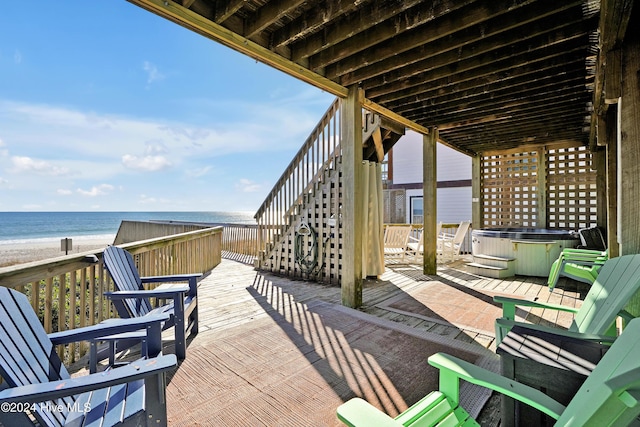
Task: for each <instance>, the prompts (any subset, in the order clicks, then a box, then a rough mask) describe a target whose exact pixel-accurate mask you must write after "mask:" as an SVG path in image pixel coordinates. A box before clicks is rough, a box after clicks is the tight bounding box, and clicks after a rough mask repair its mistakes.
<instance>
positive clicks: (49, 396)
mask: <svg viewBox="0 0 640 427" xmlns="http://www.w3.org/2000/svg"><path fill="white" fill-rule="evenodd" d="M176 364H177V359H176V356H175V355H174V354H168V355H166V356H158V357H154V358H152V359H140V360H138V361H136V362H132V363H130V364H128V365H126V366H123V367H120V368H116V369H110V370H108V371H104V372H99V373H97V374H90V375H85V376H81V377H76V378H68V379H65V380H58V381H51V382H48V383H39V384H30V385H26V386H20V387H11V388H8V389H6V390H3V391H0V402H1V403H5V402H22V403H38V402H45V401H48V400H53V399H58V398H61V397H66V396H73V395H76V394H80V393H85V392H87V391H91V390H99V389H102V388H106V387H111V386H114V385H117V384H124V383H128V382H131V381H135V380H138V379H142V378H145V377H148V376H150V375H157V374H159V373H162V372H164V371H167V370H169V369H172V368H174V367H175V366H176Z"/></svg>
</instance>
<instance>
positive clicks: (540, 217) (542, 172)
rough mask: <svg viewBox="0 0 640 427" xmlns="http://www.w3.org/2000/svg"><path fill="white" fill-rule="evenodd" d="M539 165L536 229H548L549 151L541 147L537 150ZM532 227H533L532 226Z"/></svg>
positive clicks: (537, 174)
mask: <svg viewBox="0 0 640 427" xmlns="http://www.w3.org/2000/svg"><path fill="white" fill-rule="evenodd" d="M536 151H537V153H538V155H537V157H538V164H537V165H536V168H537V171H536V172H537V173H536V178H537V184H536V185H537V187H538V202H537V204H538V206H537V208H538V210H537V212H536V216H537V218H536V225H535V226H536V227H538V228H547V162H546V160H547V150H546V149H545V148H544V147H540V148H538V149H537V150H536ZM530 226H531V225H530Z"/></svg>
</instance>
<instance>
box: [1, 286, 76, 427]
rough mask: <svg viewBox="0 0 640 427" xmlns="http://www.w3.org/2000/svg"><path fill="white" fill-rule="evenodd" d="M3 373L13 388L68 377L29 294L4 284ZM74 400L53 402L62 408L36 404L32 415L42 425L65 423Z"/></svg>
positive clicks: (2, 298)
mask: <svg viewBox="0 0 640 427" xmlns="http://www.w3.org/2000/svg"><path fill="white" fill-rule="evenodd" d="M0 376H1V377H2V378H3V379H4V380H5V381H6V382H7V384H8V385H9V386H10V387H18V386H23V385H30V384H39V383H47V382H49V381H56V380H63V379H67V378H69V373H68V372H67V370H66V368H65V367H64V365H63V364H62V361H61V360H60V358H59V357H58V354H57V353H56V351H55V348H54V346H53V344H52V343H51V340H50V339H49V337H48V336H47V334H46V332H45V330H44V328H43V327H42V324H41V323H40V320H39V319H38V316H37V315H36V313H35V312H34V310H33V308H32V307H31V305H30V304H29V301H28V299H27V297H26V295H24V294H21V293H19V292H18V291H16V290H14V289H8V288H5V287H0ZM74 402H75V398H74V397H69V398H64V399H58V400H56V401H53V402H51V405H55V407H56V408H57V409H61V410H60V411H58V410H53V411H52V410H47V407H46V405H35V407H36V411H35V413H34V414H33V415H34V416H35V417H36V419H37V420H38V422H39V423H40V424H42V425H46V426H59V425H63V424H64V420H65V418H66V417H67V414H68V411H67V408H73V404H74ZM58 405H59V406H58ZM51 407H54V406H49V408H51Z"/></svg>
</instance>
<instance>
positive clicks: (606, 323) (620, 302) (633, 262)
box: [569, 254, 640, 335]
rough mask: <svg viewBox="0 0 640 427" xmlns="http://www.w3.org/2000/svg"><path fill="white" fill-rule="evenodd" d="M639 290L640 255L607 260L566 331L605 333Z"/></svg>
mask: <svg viewBox="0 0 640 427" xmlns="http://www.w3.org/2000/svg"><path fill="white" fill-rule="evenodd" d="M638 290H640V254H634V255H623V256H621V257H617V258H612V259H609V260H607V261H606V262H605V263H604V265H603V266H602V269H601V270H600V273H599V274H598V277H597V278H596V280H595V282H594V283H593V285H591V288H590V289H589V293H587V295H586V297H585V298H584V301H583V302H582V306H581V307H580V310H579V311H578V314H576V317H575V319H574V320H573V323H572V325H571V327H570V328H569V330H571V331H575V332H582V333H590V334H599V335H602V334H605V333H606V332H607V331H608V330H609V328H610V327H611V326H612V324H613V323H614V322H615V319H616V317H617V316H618V313H619V312H620V311H621V310H622V309H623V308H624V307H625V305H626V304H627V302H628V301H629V300H630V299H631V297H633V296H634V295H635V294H636V292H638Z"/></svg>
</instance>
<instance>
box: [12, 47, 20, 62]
mask: <svg viewBox="0 0 640 427" xmlns="http://www.w3.org/2000/svg"><path fill="white" fill-rule="evenodd" d="M13 62H15V63H16V64H20V63H22V53H21V52H20V51H19V50H16V51H15V52H14V53H13Z"/></svg>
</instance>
